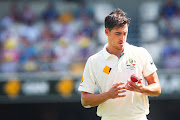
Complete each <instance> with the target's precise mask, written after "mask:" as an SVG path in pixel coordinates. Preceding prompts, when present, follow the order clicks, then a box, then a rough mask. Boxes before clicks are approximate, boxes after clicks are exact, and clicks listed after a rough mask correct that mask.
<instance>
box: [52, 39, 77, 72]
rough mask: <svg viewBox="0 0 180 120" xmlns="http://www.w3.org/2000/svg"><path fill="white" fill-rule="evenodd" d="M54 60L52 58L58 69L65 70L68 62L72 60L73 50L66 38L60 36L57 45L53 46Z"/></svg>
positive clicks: (67, 67) (67, 68) (68, 64)
mask: <svg viewBox="0 0 180 120" xmlns="http://www.w3.org/2000/svg"><path fill="white" fill-rule="evenodd" d="M54 52H55V55H56V56H57V57H56V60H54V65H55V63H56V65H55V66H56V67H58V70H61V71H64V70H65V71H67V70H69V66H70V64H71V63H72V62H73V60H74V52H75V50H74V49H73V48H72V47H71V46H70V45H69V43H68V41H67V39H66V38H60V39H59V40H58V45H57V46H56V47H55V48H54Z"/></svg>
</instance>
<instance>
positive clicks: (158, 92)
mask: <svg viewBox="0 0 180 120" xmlns="http://www.w3.org/2000/svg"><path fill="white" fill-rule="evenodd" d="M159 95H161V88H159V89H158V90H157V92H156V94H155V97H158V96H159Z"/></svg>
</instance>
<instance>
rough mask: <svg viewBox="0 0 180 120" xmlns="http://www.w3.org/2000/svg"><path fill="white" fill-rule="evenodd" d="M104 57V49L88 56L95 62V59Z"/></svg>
mask: <svg viewBox="0 0 180 120" xmlns="http://www.w3.org/2000/svg"><path fill="white" fill-rule="evenodd" d="M102 57H103V51H102V50H101V51H99V52H97V53H95V54H93V55H91V56H90V57H89V58H88V60H89V61H92V62H93V61H97V60H99V59H101V58H102Z"/></svg>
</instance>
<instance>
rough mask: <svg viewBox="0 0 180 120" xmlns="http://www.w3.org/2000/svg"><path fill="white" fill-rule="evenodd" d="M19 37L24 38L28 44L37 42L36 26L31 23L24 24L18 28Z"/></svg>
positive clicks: (37, 32)
mask: <svg viewBox="0 0 180 120" xmlns="http://www.w3.org/2000/svg"><path fill="white" fill-rule="evenodd" d="M19 35H20V36H23V37H26V39H27V40H28V42H30V43H35V42H36V41H37V40H38V38H39V36H40V33H39V30H38V28H37V26H36V25H35V24H34V23H33V22H32V21H28V22H27V23H26V24H23V25H22V26H20V28H19Z"/></svg>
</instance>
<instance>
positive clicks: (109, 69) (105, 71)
mask: <svg viewBox="0 0 180 120" xmlns="http://www.w3.org/2000/svg"><path fill="white" fill-rule="evenodd" d="M111 69H112V68H110V67H109V66H105V67H104V69H103V72H104V73H106V74H109V73H110V72H111Z"/></svg>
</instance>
